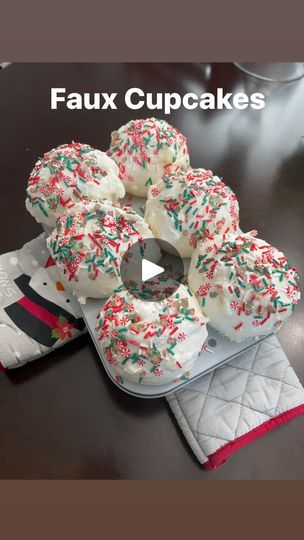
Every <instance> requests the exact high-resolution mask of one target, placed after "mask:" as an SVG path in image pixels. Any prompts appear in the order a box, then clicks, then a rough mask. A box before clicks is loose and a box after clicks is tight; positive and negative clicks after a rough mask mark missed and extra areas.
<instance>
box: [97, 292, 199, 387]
mask: <svg viewBox="0 0 304 540" xmlns="http://www.w3.org/2000/svg"><path fill="white" fill-rule="evenodd" d="M179 291H180V289H179ZM179 291H177V292H176V293H175V294H173V295H172V296H170V297H169V298H167V299H166V300H164V301H162V302H161V303H159V304H158V306H159V312H158V316H157V317H156V318H155V320H145V317H143V316H141V315H140V312H139V311H138V309H136V306H135V305H134V303H133V302H132V300H130V299H132V298H133V297H132V296H131V295H128V294H125V292H124V291H123V287H121V288H120V289H117V290H116V291H115V294H113V295H112V297H111V298H110V299H109V300H108V302H106V304H105V305H104V306H103V309H102V311H101V312H100V313H99V315H98V317H97V324H96V329H97V332H98V339H99V341H100V342H101V347H102V348H103V350H104V353H105V356H106V358H107V361H108V362H109V364H110V365H111V366H114V367H116V368H119V367H120V366H121V368H122V369H121V370H119V369H117V372H118V373H119V374H120V375H121V374H122V373H124V374H126V373H127V372H128V371H129V373H132V371H133V372H134V374H135V376H136V378H137V382H139V383H142V382H143V381H144V380H145V377H147V375H148V374H150V375H153V376H155V377H162V376H164V374H165V369H164V368H163V365H164V364H166V363H168V362H169V363H170V364H171V366H174V367H176V373H177V374H178V378H177V379H178V380H180V379H185V380H186V379H187V378H188V376H189V372H187V371H183V370H184V366H183V358H182V357H181V355H180V354H176V350H178V349H179V347H178V344H180V343H181V342H184V341H186V340H187V338H188V336H187V333H186V332H185V325H184V323H185V322H189V323H193V325H195V326H197V328H199V327H203V326H205V320H204V319H203V318H202V317H200V318H199V317H197V316H196V314H195V310H194V308H193V307H190V305H189V300H188V297H187V296H186V295H185V294H184V295H183V294H182V293H180V292H179ZM186 291H187V293H188V294H189V295H191V296H192V295H193V293H192V292H191V291H190V290H189V289H186ZM154 305H155V304H154ZM132 366H133V368H134V369H132ZM171 371H172V370H171Z"/></svg>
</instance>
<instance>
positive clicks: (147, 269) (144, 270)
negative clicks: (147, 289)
mask: <svg viewBox="0 0 304 540" xmlns="http://www.w3.org/2000/svg"><path fill="white" fill-rule="evenodd" d="M164 271H165V269H164V268H163V267H162V266H158V264H154V263H153V262H151V261H148V260H147V259H143V260H142V261H141V279H142V281H147V280H148V279H151V278H153V277H156V276H159V274H162V273H163V272H164Z"/></svg>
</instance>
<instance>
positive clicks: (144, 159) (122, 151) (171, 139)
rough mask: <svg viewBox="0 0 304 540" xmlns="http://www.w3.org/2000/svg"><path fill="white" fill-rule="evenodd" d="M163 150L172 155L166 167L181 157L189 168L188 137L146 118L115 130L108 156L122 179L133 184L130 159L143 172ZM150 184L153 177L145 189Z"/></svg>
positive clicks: (168, 126)
mask: <svg viewBox="0 0 304 540" xmlns="http://www.w3.org/2000/svg"><path fill="white" fill-rule="evenodd" d="M165 149H170V151H171V153H172V156H171V158H170V163H168V165H170V164H172V163H175V162H176V161H177V160H178V159H180V156H181V155H182V156H183V157H184V164H185V165H189V156H188V148H187V138H186V137H185V136H184V135H182V133H180V131H178V130H177V129H176V128H174V127H173V126H171V125H170V124H168V123H167V122H165V120H159V119H156V118H147V119H145V120H131V121H130V122H128V123H127V124H126V125H125V126H122V127H121V128H120V129H119V130H118V131H114V132H113V133H112V136H111V146H110V149H109V152H108V154H109V156H110V157H113V159H114V160H115V161H116V162H117V164H118V165H119V167H120V170H121V173H122V174H123V178H124V180H126V181H128V182H133V181H134V175H132V174H131V173H130V170H128V167H127V166H126V162H127V161H128V160H131V162H132V163H133V164H135V165H136V166H138V167H139V168H140V169H143V170H146V169H148V168H149V165H150V164H151V163H153V162H155V161H156V160H157V158H158V156H159V154H160V153H161V152H162V151H163V150H165ZM165 165H166V164H165ZM152 183H153V182H152V178H148V180H147V182H146V186H147V187H148V186H149V185H151V184H152Z"/></svg>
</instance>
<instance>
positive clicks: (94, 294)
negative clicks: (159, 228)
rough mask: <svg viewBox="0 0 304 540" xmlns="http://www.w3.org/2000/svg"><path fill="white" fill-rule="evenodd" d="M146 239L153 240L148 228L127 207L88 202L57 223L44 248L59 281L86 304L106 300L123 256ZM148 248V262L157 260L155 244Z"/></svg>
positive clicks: (118, 277)
mask: <svg viewBox="0 0 304 540" xmlns="http://www.w3.org/2000/svg"><path fill="white" fill-rule="evenodd" d="M147 237H148V238H151V237H153V235H152V233H151V230H150V229H149V226H148V225H147V224H146V223H145V222H144V220H143V218H142V217H140V216H139V215H138V214H136V212H134V211H133V210H130V208H120V207H118V206H115V205H114V204H112V203H110V202H101V203H96V202H94V201H88V202H82V203H78V204H75V206H74V207H73V208H72V209H71V210H70V212H69V213H68V214H64V215H63V216H61V217H60V218H59V219H58V220H57V222H56V227H55V229H54V230H53V231H52V233H51V234H50V236H49V238H48V239H47V245H48V248H49V250H50V252H51V255H52V257H53V259H54V261H55V263H56V265H57V267H58V268H59V270H60V271H61V274H62V279H63V280H64V281H65V282H66V283H67V284H68V285H69V286H70V287H71V288H72V290H73V291H74V293H75V294H76V296H77V297H78V300H79V301H80V302H81V303H85V302H86V298H104V297H107V296H109V295H110V294H111V293H112V291H113V290H114V289H115V288H116V287H118V286H119V285H121V283H122V281H121V272H120V264H121V261H122V257H123V255H124V253H125V252H126V251H127V250H128V249H129V248H130V247H131V245H132V244H134V243H135V242H139V241H140V240H143V239H144V238H147ZM138 246H139V245H138ZM143 246H144V244H143ZM149 249H150V251H151V250H152V251H153V249H154V251H153V253H152V252H151V253H149V256H150V258H151V260H153V259H154V260H155V261H156V260H158V258H159V256H160V250H159V247H158V246H157V244H156V243H155V245H154V248H153V247H151V242H149Z"/></svg>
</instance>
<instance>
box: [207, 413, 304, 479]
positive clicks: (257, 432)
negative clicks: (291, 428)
mask: <svg viewBox="0 0 304 540" xmlns="http://www.w3.org/2000/svg"><path fill="white" fill-rule="evenodd" d="M301 414H304V405H299V406H298V407H294V408H293V409H290V410H289V411H286V412H284V413H282V414H279V416H276V417H274V418H271V419H270V420H267V422H264V423H263V424H261V425H260V426H258V427H256V428H254V429H253V430H251V431H249V432H248V433H245V434H244V435H242V436H241V437H238V438H237V439H235V440H234V441H231V442H229V443H227V444H225V445H224V446H222V447H221V448H219V449H218V450H216V452H214V453H213V454H211V455H210V456H208V458H209V459H208V461H206V462H205V463H203V464H202V465H203V467H204V469H208V470H211V471H212V470H214V469H216V468H217V467H220V466H221V465H223V464H224V463H225V461H226V460H227V459H228V457H229V456H231V454H233V453H234V452H237V450H239V449H240V448H242V446H245V445H246V444H248V443H250V442H252V441H254V440H255V439H258V438H259V437H262V435H266V433H268V432H269V431H270V430H271V429H274V428H276V427H278V426H281V425H282V424H285V423H286V422H289V420H292V419H293V418H296V417H297V416H300V415H301Z"/></svg>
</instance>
